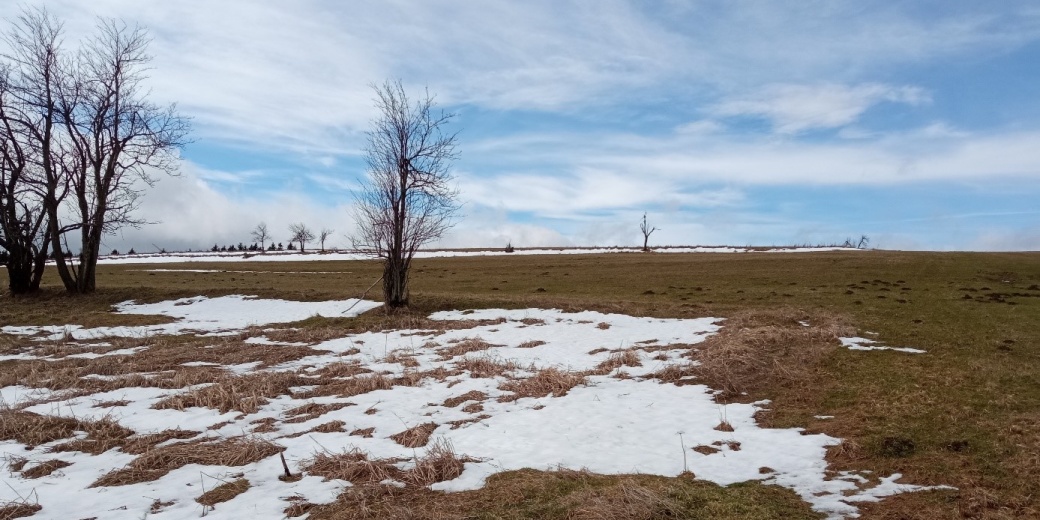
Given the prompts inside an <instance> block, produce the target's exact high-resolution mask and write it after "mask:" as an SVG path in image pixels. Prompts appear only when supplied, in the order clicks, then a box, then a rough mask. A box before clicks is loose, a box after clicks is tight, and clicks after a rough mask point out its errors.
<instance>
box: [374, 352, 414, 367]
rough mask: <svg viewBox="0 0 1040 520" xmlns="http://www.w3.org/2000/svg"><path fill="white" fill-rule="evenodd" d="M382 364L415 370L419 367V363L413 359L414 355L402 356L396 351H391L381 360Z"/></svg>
mask: <svg viewBox="0 0 1040 520" xmlns="http://www.w3.org/2000/svg"><path fill="white" fill-rule="evenodd" d="M383 363H396V364H399V365H401V366H403V367H407V368H415V367H417V366H419V361H418V360H416V359H415V354H414V353H411V354H402V353H400V352H398V351H396V350H395V351H393V352H391V353H389V354H387V355H386V357H384V358H383Z"/></svg>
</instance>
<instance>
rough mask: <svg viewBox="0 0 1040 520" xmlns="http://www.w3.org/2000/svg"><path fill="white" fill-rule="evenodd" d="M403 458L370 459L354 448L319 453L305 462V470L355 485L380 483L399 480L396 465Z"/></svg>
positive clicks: (399, 474) (399, 475) (328, 478)
mask: <svg viewBox="0 0 1040 520" xmlns="http://www.w3.org/2000/svg"><path fill="white" fill-rule="evenodd" d="M402 461H403V459H376V460H369V459H368V455H366V454H365V453H364V452H363V451H361V450H359V449H357V448H354V449H352V450H350V451H344V452H341V453H336V454H329V453H319V454H317V455H315V456H314V458H312V459H310V460H309V461H306V462H305V463H304V464H303V470H304V471H306V472H307V473H310V474H312V475H318V476H320V477H324V478H325V480H345V481H347V482H350V483H351V484H354V485H359V484H378V483H380V482H382V481H384V480H388V479H390V480H399V479H400V477H401V473H402V472H401V470H400V469H399V468H398V467H397V466H396V464H397V463H399V462H402Z"/></svg>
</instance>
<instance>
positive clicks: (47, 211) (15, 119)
mask: <svg viewBox="0 0 1040 520" xmlns="http://www.w3.org/2000/svg"><path fill="white" fill-rule="evenodd" d="M3 38H4V40H5V41H6V43H7V48H8V53H7V54H3V55H0V249H3V250H5V251H6V255H5V256H6V258H5V261H4V263H5V265H6V266H7V273H8V277H9V287H10V290H11V292H13V293H15V294H22V293H28V292H33V291H36V290H37V289H39V285H40V278H41V276H42V274H43V270H44V266H45V261H46V259H47V257H48V256H49V252H51V251H66V250H68V240H69V237H70V236H71V237H73V240H77V239H78V240H77V241H78V242H79V247H80V254H79V255H78V257H77V258H75V259H66V257H65V255H63V254H59V255H53V256H54V258H55V263H56V266H57V271H58V275H59V276H60V278H61V281H62V283H63V284H64V286H65V289H66V290H67V291H69V292H72V293H88V292H92V291H94V289H95V270H96V266H97V258H98V255H99V251H100V248H101V240H102V238H103V237H104V236H105V235H107V234H109V233H112V232H114V231H116V230H118V229H120V228H123V227H126V226H131V227H136V226H140V225H141V224H143V223H144V222H142V221H141V220H138V219H135V218H134V217H133V216H132V212H133V210H134V209H135V208H136V207H137V206H138V200H139V197H140V195H141V193H142V190H143V189H144V187H147V186H150V185H152V184H153V183H154V179H155V176H156V175H158V174H161V173H170V174H172V173H175V170H176V167H177V154H176V152H177V150H179V148H180V147H181V146H182V144H183V143H184V140H185V138H186V136H187V134H188V129H189V122H188V120H187V119H185V118H183V117H181V116H179V115H178V114H177V112H176V108H175V107H174V106H173V105H169V106H159V105H156V104H154V103H152V102H150V101H149V100H148V96H147V94H148V91H147V90H146V89H145V88H144V87H143V85H142V81H143V80H144V78H145V76H144V73H145V71H146V68H147V66H148V63H149V61H150V59H151V58H150V56H149V55H148V54H147V52H146V51H147V47H148V44H149V39H148V36H147V33H146V32H145V31H144V30H143V29H141V28H139V27H131V26H127V25H126V24H125V23H122V22H118V21H115V20H101V21H99V22H98V25H97V27H96V29H95V31H94V33H93V35H92V36H91V37H89V38H88V39H87V40H85V41H84V42H83V43H82V44H81V45H79V46H77V47H75V48H68V47H67V46H66V42H65V41H64V34H63V25H62V23H61V22H60V21H59V20H57V19H56V18H55V17H53V16H52V15H50V14H49V13H48V12H47V11H46V10H44V9H26V10H24V11H23V12H22V13H21V15H20V16H18V17H17V18H15V19H14V21H13V22H12V23H11V26H10V27H9V30H8V32H7V33H6V34H5V35H4V36H3Z"/></svg>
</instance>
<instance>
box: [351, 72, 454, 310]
mask: <svg viewBox="0 0 1040 520" xmlns="http://www.w3.org/2000/svg"><path fill="white" fill-rule="evenodd" d="M373 88H374V89H375V91H376V100H375V102H376V107H377V108H378V109H379V113H380V117H379V118H378V119H376V120H375V121H373V122H372V127H373V128H372V130H370V131H369V132H368V145H367V146H366V148H365V158H366V162H367V164H368V175H369V178H368V184H367V185H366V186H365V188H364V190H363V191H362V192H360V193H359V194H358V196H357V205H356V208H357V209H356V217H357V221H358V225H359V228H360V229H359V232H358V234H357V235H356V236H354V237H353V238H352V241H353V244H354V247H355V248H357V249H360V250H362V251H366V252H369V253H371V254H374V255H378V256H379V257H381V258H383V259H384V260H385V272H384V278H383V281H384V284H383V289H384V291H383V292H384V300H385V301H386V303H387V305H388V306H390V307H396V306H401V305H406V304H407V302H408V285H407V280H408V268H409V266H410V264H411V260H412V258H413V257H414V255H415V252H416V251H417V250H418V249H419V247H421V246H422V245H423V244H427V243H429V242H432V241H434V240H437V239H439V238H440V237H441V236H443V234H444V232H445V231H447V230H448V229H449V228H451V226H452V225H453V224H454V220H453V219H454V216H455V214H456V213H457V211H458V209H459V204H458V191H457V189H455V187H454V186H453V185H452V182H451V181H452V175H451V173H450V167H451V163H452V161H454V160H455V159H456V158H457V153H456V151H455V145H456V135H457V134H454V133H451V134H449V133H445V131H444V130H445V127H446V126H447V125H448V124H449V123H450V121H451V119H452V118H453V117H454V115H453V114H449V113H444V112H440V113H435V111H434V101H433V98H432V97H430V94H429V92H425V93H424V96H423V97H422V98H420V99H418V100H416V101H415V102H414V103H412V102H411V101H410V100H409V99H408V96H407V94H406V93H405V91H404V87H403V85H402V84H401V82H400V81H387V82H386V83H384V84H383V85H380V86H374V87H373Z"/></svg>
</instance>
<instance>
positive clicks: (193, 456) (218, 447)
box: [90, 437, 283, 487]
mask: <svg viewBox="0 0 1040 520" xmlns="http://www.w3.org/2000/svg"><path fill="white" fill-rule="evenodd" d="M282 449H283V448H282V447H280V446H277V445H275V444H273V443H271V442H268V441H266V440H263V439H257V438H246V437H235V438H230V439H224V440H220V441H216V442H205V441H204V442H184V443H177V444H170V445H167V446H162V447H158V448H155V449H152V450H150V451H147V452H145V453H144V454H142V455H141V456H139V457H137V458H136V459H134V460H132V461H130V463H129V464H127V465H126V467H125V468H122V469H117V470H114V471H111V472H109V473H106V474H105V475H103V476H102V477H101V478H99V479H98V480H96V481H95V482H94V483H93V484H91V485H90V487H101V486H125V485H129V484H137V483H139V482H151V481H154V480H158V479H160V478H162V477H163V476H164V475H166V474H167V473H169V472H170V471H173V470H175V469H177V468H181V467H184V466H186V465H188V464H200V465H204V466H244V465H246V464H250V463H252V462H257V461H259V460H263V459H265V458H267V457H270V456H272V455H275V454H277V453H278V452H280V451H282Z"/></svg>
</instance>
